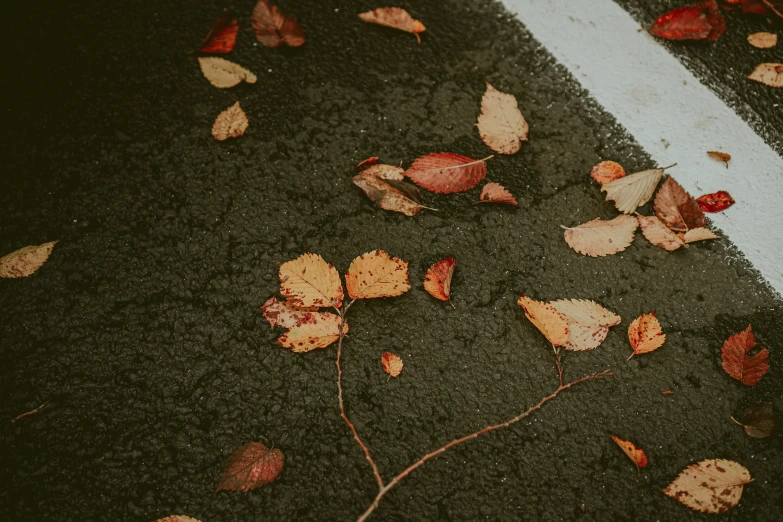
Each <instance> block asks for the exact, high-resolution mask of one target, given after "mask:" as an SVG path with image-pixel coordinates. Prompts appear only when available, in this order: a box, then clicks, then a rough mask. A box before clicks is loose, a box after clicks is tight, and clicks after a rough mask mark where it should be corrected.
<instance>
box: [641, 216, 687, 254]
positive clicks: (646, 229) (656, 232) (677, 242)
mask: <svg viewBox="0 0 783 522" xmlns="http://www.w3.org/2000/svg"><path fill="white" fill-rule="evenodd" d="M637 218H638V219H639V225H640V226H641V228H642V234H644V237H646V238H647V241H649V242H650V243H652V244H653V245H655V246H658V247H661V248H663V249H664V250H668V251H669V252H671V251H673V250H677V249H678V248H680V247H686V248H687V246H688V245H686V244H685V241H683V240H682V239H680V237H679V236H678V235H677V234H675V233H674V232H672V231H671V230H669V229H668V228H667V227H666V225H664V224H663V222H662V221H661V220H660V219H658V218H657V217H655V216H643V215H641V214H639V215H638V216H637Z"/></svg>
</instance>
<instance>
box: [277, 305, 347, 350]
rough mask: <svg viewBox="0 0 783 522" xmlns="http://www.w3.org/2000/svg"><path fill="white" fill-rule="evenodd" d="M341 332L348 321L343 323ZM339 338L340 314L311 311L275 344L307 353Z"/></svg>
mask: <svg viewBox="0 0 783 522" xmlns="http://www.w3.org/2000/svg"><path fill="white" fill-rule="evenodd" d="M342 326H343V334H345V333H347V332H348V323H343V325H342ZM339 339H340V316H338V315H335V314H332V313H329V312H311V313H310V314H309V315H308V317H307V320H306V321H300V322H299V323H297V324H296V325H294V326H293V327H292V328H291V329H290V330H288V331H287V332H286V333H285V334H283V335H282V337H280V338H279V339H278V340H277V344H279V345H280V346H282V347H283V348H288V349H290V350H291V351H293V352H294V353H307V352H311V351H313V350H317V349H318V348H326V347H327V346H329V345H330V344H332V343H335V342H337V341H338V340H339Z"/></svg>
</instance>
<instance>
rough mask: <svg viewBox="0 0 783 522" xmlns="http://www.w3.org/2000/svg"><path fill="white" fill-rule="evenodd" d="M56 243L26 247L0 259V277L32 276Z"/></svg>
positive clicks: (47, 257)
mask: <svg viewBox="0 0 783 522" xmlns="http://www.w3.org/2000/svg"><path fill="white" fill-rule="evenodd" d="M56 243H57V241H50V242H48V243H44V244H42V245H38V246H26V247H24V248H20V249H19V250H16V251H14V252H11V253H10V254H8V255H6V256H3V257H0V277H6V278H14V279H15V278H19V277H27V276H29V275H32V274H34V273H35V272H37V271H38V269H39V268H41V266H43V264H44V263H45V262H46V260H47V259H49V255H50V254H51V253H52V249H53V248H54V245H55V244H56Z"/></svg>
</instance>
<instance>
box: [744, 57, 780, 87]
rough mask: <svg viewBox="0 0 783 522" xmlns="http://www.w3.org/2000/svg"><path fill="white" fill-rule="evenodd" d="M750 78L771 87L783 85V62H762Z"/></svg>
mask: <svg viewBox="0 0 783 522" xmlns="http://www.w3.org/2000/svg"><path fill="white" fill-rule="evenodd" d="M748 79H749V80H753V81H754V82H759V83H763V84H764V85H767V86H769V87H777V88H780V87H783V63H760V64H758V65H757V66H756V68H755V69H754V70H753V72H752V73H750V74H749V75H748Z"/></svg>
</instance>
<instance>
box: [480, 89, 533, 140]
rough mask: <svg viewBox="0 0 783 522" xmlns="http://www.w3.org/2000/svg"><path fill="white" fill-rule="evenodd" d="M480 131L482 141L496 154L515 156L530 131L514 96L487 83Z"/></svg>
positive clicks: (482, 100)
mask: <svg viewBox="0 0 783 522" xmlns="http://www.w3.org/2000/svg"><path fill="white" fill-rule="evenodd" d="M478 130H479V135H480V136H481V139H482V141H483V142H484V143H485V144H486V145H487V146H488V147H489V148H490V149H492V150H494V151H495V152H499V153H500V154H514V153H515V152H517V151H518V150H519V148H520V147H521V146H522V142H523V141H527V135H528V132H529V131H530V128H529V127H528V124H527V122H526V121H525V118H524V116H522V113H521V112H520V111H519V106H518V105H517V99H516V98H515V97H514V96H513V95H512V94H506V93H503V92H500V91H498V90H497V89H495V88H494V87H492V86H491V85H490V84H489V83H487V90H486V91H485V92H484V96H483V97H482V98H481V115H479V118H478Z"/></svg>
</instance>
